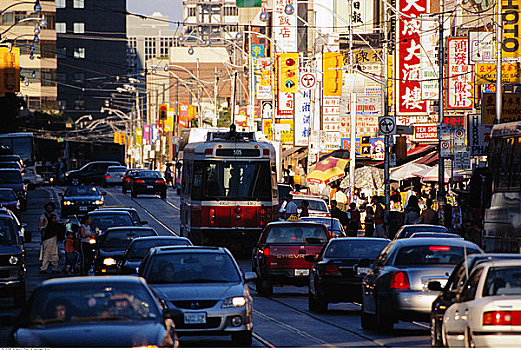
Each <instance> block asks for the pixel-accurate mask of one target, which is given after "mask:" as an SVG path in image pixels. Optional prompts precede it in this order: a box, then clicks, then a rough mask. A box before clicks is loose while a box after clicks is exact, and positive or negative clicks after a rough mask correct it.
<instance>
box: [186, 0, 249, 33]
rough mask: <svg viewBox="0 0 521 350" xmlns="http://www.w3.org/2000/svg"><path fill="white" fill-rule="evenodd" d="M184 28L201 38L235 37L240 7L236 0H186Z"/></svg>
mask: <svg viewBox="0 0 521 350" xmlns="http://www.w3.org/2000/svg"><path fill="white" fill-rule="evenodd" d="M183 11H184V16H183V18H184V21H183V22H184V30H185V35H186V36H188V39H189V40H193V39H192V38H190V37H191V36H194V37H197V38H199V39H201V40H206V39H208V38H210V39H217V38H224V39H234V38H235V35H236V34H237V32H238V30H239V27H238V21H239V9H238V8H237V6H236V2H235V0H184V1H183Z"/></svg>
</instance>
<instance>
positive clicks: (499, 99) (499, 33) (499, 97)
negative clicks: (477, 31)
mask: <svg viewBox="0 0 521 350" xmlns="http://www.w3.org/2000/svg"><path fill="white" fill-rule="evenodd" d="M496 4H497V20H496V41H497V44H496V49H497V53H496V56H497V61H496V124H499V123H501V112H502V110H503V87H502V86H501V80H502V73H503V70H502V67H503V62H502V61H503V15H502V13H501V12H503V4H502V1H501V0H497V1H496Z"/></svg>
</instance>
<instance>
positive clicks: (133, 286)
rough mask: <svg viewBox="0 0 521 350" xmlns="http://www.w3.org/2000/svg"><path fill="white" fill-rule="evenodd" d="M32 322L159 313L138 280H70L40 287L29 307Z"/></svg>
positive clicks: (144, 316) (136, 317)
mask: <svg viewBox="0 0 521 350" xmlns="http://www.w3.org/2000/svg"><path fill="white" fill-rule="evenodd" d="M28 315H29V321H30V323H32V324H36V325H38V324H46V323H62V322H66V323H68V322H92V321H95V322H104V321H105V322H110V321H113V320H122V319H123V320H125V319H130V320H147V319H148V320H149V319H157V318H158V317H159V316H160V311H159V310H158V308H157V306H156V304H155V302H154V301H153V299H152V296H151V295H150V293H149V292H148V291H147V290H146V289H145V288H144V287H143V286H142V285H141V284H138V283H110V282H106V281H103V282H100V281H96V282H92V283H72V284H70V285H61V286H60V287H59V288H56V287H54V288H41V289H39V290H37V291H36V292H35V294H34V298H33V300H32V302H31V304H30V306H29V310H28Z"/></svg>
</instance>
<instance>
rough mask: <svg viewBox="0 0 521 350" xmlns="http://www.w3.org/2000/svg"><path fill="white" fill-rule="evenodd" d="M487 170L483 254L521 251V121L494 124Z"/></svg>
mask: <svg viewBox="0 0 521 350" xmlns="http://www.w3.org/2000/svg"><path fill="white" fill-rule="evenodd" d="M487 161H488V169H489V172H490V175H491V178H492V181H491V183H492V189H491V193H492V196H491V197H490V201H489V204H488V208H486V209H485V213H484V218H483V235H482V244H483V248H484V250H485V251H486V252H508V253H520V252H521V249H520V248H521V122H513V123H504V124H497V125H494V127H493V128H492V132H491V134H490V144H489V152H488V158H487Z"/></svg>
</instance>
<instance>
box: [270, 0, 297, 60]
mask: <svg viewBox="0 0 521 350" xmlns="http://www.w3.org/2000/svg"><path fill="white" fill-rule="evenodd" d="M287 5H292V6H293V8H294V11H293V14H287V13H286V12H285V8H286V6H287ZM272 26H273V41H274V42H275V51H276V52H297V51H298V48H297V9H296V4H294V3H293V0H273V23H272Z"/></svg>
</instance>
